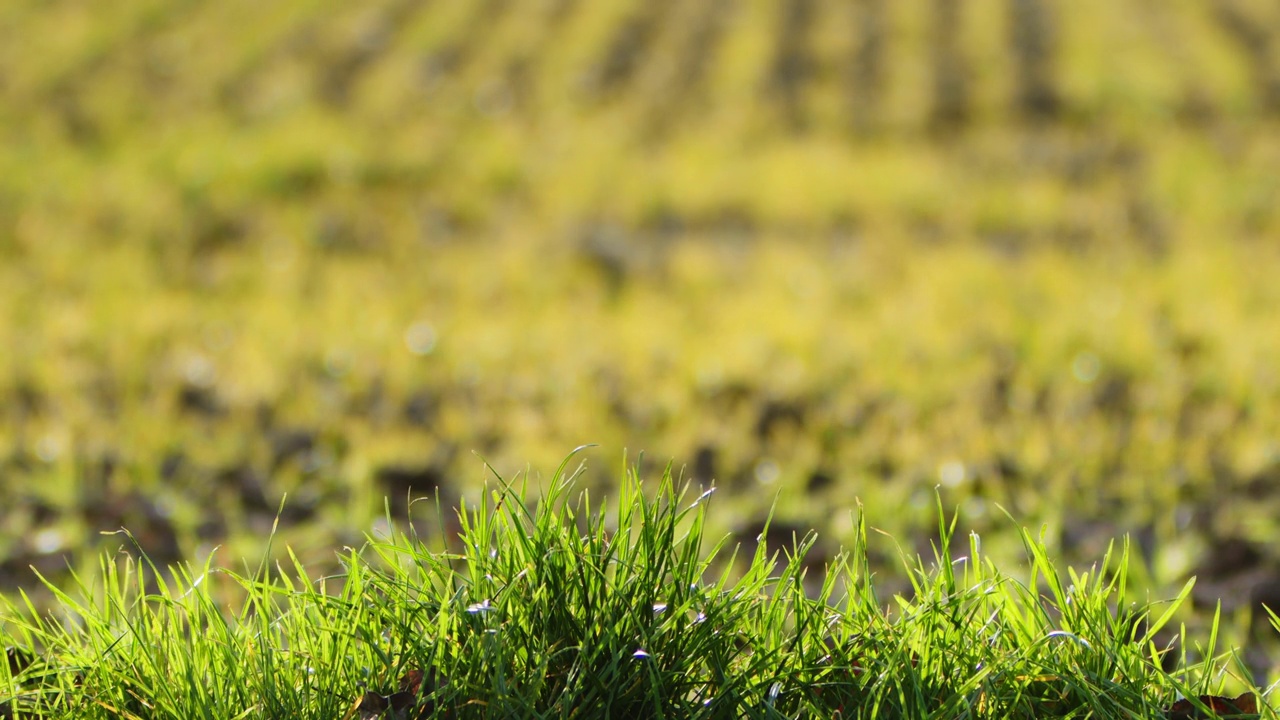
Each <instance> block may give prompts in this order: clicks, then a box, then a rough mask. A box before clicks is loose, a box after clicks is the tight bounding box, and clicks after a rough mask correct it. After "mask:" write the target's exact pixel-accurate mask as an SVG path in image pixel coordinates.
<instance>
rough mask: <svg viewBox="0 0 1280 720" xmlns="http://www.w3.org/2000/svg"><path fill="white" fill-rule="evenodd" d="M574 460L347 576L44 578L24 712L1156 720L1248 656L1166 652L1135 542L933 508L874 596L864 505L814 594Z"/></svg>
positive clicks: (131, 572)
mask: <svg viewBox="0 0 1280 720" xmlns="http://www.w3.org/2000/svg"><path fill="white" fill-rule="evenodd" d="M571 461H572V456H570V458H568V459H566V460H565V462H564V464H562V465H561V466H560V468H559V469H558V470H557V472H556V473H555V475H554V476H553V477H552V478H551V480H550V482H549V484H548V485H547V487H546V488H545V491H544V493H543V495H542V496H541V497H538V498H537V499H536V500H533V499H530V500H528V501H526V500H524V499H523V498H531V495H530V493H529V487H528V483H527V482H522V483H520V484H519V485H518V486H517V485H515V484H513V483H506V482H503V481H502V480H501V478H499V479H498V482H497V483H495V484H494V486H493V487H492V488H491V489H490V491H489V492H487V493H486V494H485V495H484V496H483V497H484V499H482V500H481V502H480V503H479V504H478V505H476V506H472V507H465V508H462V509H460V510H459V511H458V517H459V519H460V525H461V531H460V533H459V534H458V536H457V538H453V539H450V538H445V539H436V540H434V541H429V540H428V539H423V538H414V537H410V536H408V535H405V534H403V533H397V534H394V535H392V536H388V537H383V538H372V537H371V538H369V540H368V542H367V543H366V544H365V546H364V547H363V548H362V549H361V550H358V551H357V550H352V549H346V550H344V553H343V557H342V565H343V568H344V571H343V572H341V573H339V574H336V575H332V576H328V577H323V578H312V577H310V576H309V575H308V573H307V571H306V569H305V568H304V567H303V566H302V565H301V563H298V562H296V561H295V562H294V563H293V564H292V565H291V566H288V567H284V566H276V567H270V566H267V565H266V564H264V565H262V566H259V567H258V568H256V569H246V570H245V571H243V572H240V573H236V572H232V571H230V570H227V569H224V568H215V567H212V566H210V565H207V564H206V565H205V566H203V567H198V568H190V567H179V568H173V569H172V571H171V572H169V573H165V572H157V569H156V568H155V567H154V566H151V565H150V564H149V562H148V561H147V559H146V558H145V557H142V558H141V559H134V558H131V557H123V558H106V559H104V560H103V564H102V572H101V574H100V576H98V577H96V579H94V580H92V581H88V582H80V581H77V583H76V584H75V587H74V589H73V590H64V589H59V588H51V589H53V590H54V591H55V592H56V593H57V596H58V599H59V603H58V608H57V609H55V610H53V611H49V612H41V611H38V610H37V609H36V608H35V607H34V606H30V605H28V606H27V607H18V606H13V605H11V606H10V607H8V609H7V610H6V611H5V613H4V627H5V633H6V635H7V637H6V638H5V642H6V643H9V644H10V645H11V646H12V647H13V648H14V649H11V650H10V662H9V664H8V668H9V669H8V670H7V671H0V673H3V674H2V675H0V679H2V680H3V682H2V683H0V702H2V703H3V707H4V708H5V710H4V712H5V713H7V714H6V715H5V716H7V717H63V718H175V719H181V720H191V719H192V718H246V719H247V718H271V719H273V720H285V719H288V720H292V719H294V718H297V719H302V718H324V719H325V720H333V719H335V718H344V719H350V718H375V717H376V718H413V717H444V718H471V717H475V718H509V717H523V718H535V717H536V718H551V717H556V718H605V717H612V718H741V717H749V718H833V717H840V718H871V717H875V718H1044V717H1078V718H1083V717H1092V718H1155V717H1175V716H1176V715H1174V714H1173V712H1172V710H1171V708H1173V707H1174V703H1175V700H1176V699H1177V698H1179V697H1182V696H1187V697H1199V696H1202V695H1205V694H1206V693H1209V692H1210V691H1220V690H1221V686H1222V684H1223V682H1224V672H1225V671H1226V670H1227V669H1228V668H1229V667H1231V664H1230V662H1229V659H1230V657H1229V655H1217V654H1215V653H1216V650H1215V645H1216V637H1215V635H1216V625H1215V635H1211V636H1210V638H1209V640H1208V643H1207V644H1206V645H1205V646H1204V647H1196V648H1195V649H1194V650H1189V648H1190V647H1191V646H1192V644H1191V643H1189V642H1188V641H1187V639H1186V638H1185V637H1184V638H1182V641H1181V642H1180V643H1179V644H1178V648H1179V649H1178V650H1176V651H1173V652H1177V653H1178V657H1177V659H1176V662H1166V660H1168V658H1165V657H1162V653H1163V652H1165V651H1166V650H1167V648H1164V647H1160V646H1158V645H1157V642H1156V638H1157V637H1158V636H1160V631H1161V629H1162V626H1164V625H1165V624H1166V623H1168V622H1169V621H1170V620H1171V619H1172V618H1174V617H1175V614H1176V611H1177V610H1178V607H1179V605H1180V603H1181V602H1182V601H1183V600H1184V599H1185V598H1186V596H1187V594H1188V592H1189V590H1190V585H1188V586H1187V587H1186V588H1185V589H1184V590H1183V591H1182V593H1181V594H1179V595H1178V596H1177V597H1175V598H1173V599H1171V600H1168V601H1164V602H1145V601H1143V602H1136V601H1135V598H1134V596H1133V594H1132V593H1131V591H1130V589H1129V588H1128V585H1127V570H1126V568H1127V567H1128V565H1129V557H1128V549H1127V546H1122V547H1121V548H1120V549H1119V550H1117V551H1115V552H1111V551H1109V552H1108V553H1107V555H1106V556H1105V557H1103V558H1101V559H1100V562H1099V564H1098V565H1096V566H1095V567H1093V568H1091V569H1089V570H1088V571H1084V572H1076V571H1075V570H1068V571H1066V572H1065V573H1064V572H1063V571H1061V570H1060V569H1058V567H1057V566H1056V565H1055V563H1054V562H1053V560H1052V559H1051V558H1050V557H1049V555H1048V552H1047V551H1046V549H1045V545H1044V544H1043V542H1042V541H1040V540H1039V539H1037V538H1036V537H1035V536H1034V534H1032V533H1031V532H1029V531H1026V530H1022V531H1021V535H1022V538H1023V541H1024V543H1025V546H1026V556H1027V568H1026V574H1025V575H1024V576H1022V577H1021V578H1015V577H1013V576H1011V575H1008V574H1006V573H1004V572H1002V571H1001V570H1000V569H999V568H997V567H996V566H995V565H994V564H993V563H992V562H991V561H989V560H988V559H986V558H985V557H984V556H983V554H982V551H981V542H980V540H979V538H978V536H977V535H971V536H970V542H969V548H968V552H967V553H964V554H952V552H951V551H949V550H947V548H949V547H953V544H952V542H951V540H952V537H953V534H954V533H955V532H956V523H955V520H954V519H952V520H951V521H949V522H948V521H946V519H945V517H946V516H945V514H944V513H942V507H941V503H939V525H938V529H939V537H938V542H937V544H936V546H935V547H936V548H938V550H937V551H936V553H935V556H934V557H933V558H932V559H931V560H930V561H928V562H926V560H924V559H921V558H907V557H905V556H904V561H905V562H906V565H907V567H906V570H907V571H908V572H909V574H910V576H911V578H912V584H913V592H910V593H906V594H905V595H898V596H895V597H892V598H889V597H879V596H878V595H877V592H876V587H875V577H874V576H873V575H872V574H871V570H870V568H869V565H868V564H867V562H866V554H865V551H866V547H867V543H868V540H869V537H868V528H867V524H866V518H865V517H859V518H858V519H857V526H858V533H857V538H858V540H857V542H856V543H855V544H854V545H853V546H852V547H851V548H849V549H848V552H847V553H842V554H841V555H840V556H839V557H838V559H837V560H836V561H835V562H834V563H833V564H832V565H830V566H829V567H828V571H827V572H826V573H825V574H824V575H823V577H822V579H821V584H820V587H816V588H815V585H814V584H813V583H808V582H806V580H808V578H806V577H805V570H804V564H803V562H802V558H803V556H804V554H805V552H806V550H807V549H808V548H809V547H810V546H811V545H812V543H813V542H814V540H815V538H814V537H812V536H810V537H807V538H798V539H796V541H795V544H794V545H793V546H792V547H788V548H766V547H765V546H764V545H763V544H761V546H760V547H758V548H757V549H756V551H755V552H754V554H753V555H752V556H751V557H750V558H736V557H735V555H736V551H735V549H734V548H731V547H729V546H728V545H727V544H726V542H725V541H724V540H721V541H720V542H719V543H713V542H712V540H713V538H712V537H711V536H709V535H708V534H707V533H706V526H705V519H706V511H707V507H708V504H709V503H713V502H715V496H714V494H713V492H712V491H707V492H704V493H702V494H700V495H697V496H696V497H694V495H693V492H692V491H690V489H689V488H688V487H687V486H681V485H680V484H679V483H678V481H677V480H675V479H674V478H673V477H672V475H671V473H670V470H669V469H668V471H667V472H666V473H664V474H663V476H662V478H661V481H660V482H658V483H657V485H656V487H654V486H647V485H645V484H643V483H642V482H641V480H640V478H639V477H638V475H637V474H636V473H635V472H634V470H630V471H628V472H627V473H626V477H625V478H624V479H623V481H622V483H621V484H620V489H619V496H618V498H617V499H616V501H615V502H613V503H612V504H610V503H595V502H593V501H592V499H591V498H590V496H589V493H587V492H579V491H578V490H577V489H576V487H575V482H576V481H577V479H578V477H579V474H580V473H579V471H574V472H569V471H568V468H569V467H570V463H571ZM527 477H528V476H526V478H527ZM433 545H434V546H436V547H437V549H435V550H432V549H431V547H432V546H433ZM446 546H447V547H446ZM815 590H816V591H815ZM908 596H909V597H908ZM1162 665H1163V666H1167V667H1170V668H1171V669H1172V670H1171V672H1165V671H1164V670H1163V669H1162ZM1237 685H1238V683H1237ZM1236 689H1239V687H1236ZM1206 701H1208V700H1206ZM1193 704H1194V703H1193ZM1263 712H1264V714H1263V717H1274V713H1273V712H1272V711H1271V710H1270V709H1268V708H1263ZM1190 716H1191V715H1189V714H1188V715H1186V717H1190ZM1178 717H1181V716H1178Z"/></svg>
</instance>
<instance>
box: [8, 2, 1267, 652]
mask: <svg viewBox="0 0 1280 720" xmlns="http://www.w3.org/2000/svg"><path fill="white" fill-rule="evenodd" d="M1278 121H1280V6H1277V5H1276V4H1275V3H1274V2H1270V1H1269V0H1265V1H1264V0H1165V1H1163V2H1155V1H1154V0H1125V1H1123V2H1117V1H1116V0H1072V2H1070V3H1067V2H1065V1H1064V0H965V1H964V2H961V1H960V0H683V1H682V2H675V0H634V1H629V0H611V1H610V2H587V1H586V0H524V1H521V2H516V1H514V0H447V1H445V0H435V1H434V2H432V1H430V0H377V1H371V2H362V3H333V2H321V1H318V0H287V1H283V2H274V3H258V2H246V1H244V0H230V1H228V2H211V1H208V0H182V1H173V0H169V1H154V2H151V1H147V0H131V1H130V2H119V3H99V2H89V1H87V0H40V1H39V2H37V1H35V0H12V1H10V2H6V3H4V4H3V6H0V342H2V343H3V345H2V347H3V348H4V351H3V352H2V353H0V482H2V483H3V495H2V496H0V497H3V503H2V504H0V513H3V522H2V523H0V588H3V590H4V591H6V592H10V593H11V592H14V591H16V589H18V588H20V587H21V588H28V589H30V588H33V587H34V586H35V585H36V581H35V576H34V575H33V574H32V572H31V570H30V569H29V566H31V565H34V566H36V567H37V568H38V569H39V570H40V571H41V572H45V573H48V574H50V575H51V576H58V575H59V574H60V572H61V571H62V570H64V569H65V568H66V567H67V565H68V564H70V565H71V566H73V567H92V566H93V565H94V564H95V562H96V561H95V557H96V556H95V554H94V553H95V552H96V551H97V550H99V549H101V548H103V547H113V546H118V545H120V544H121V542H122V538H121V537H120V536H118V535H102V534H101V533H102V532H103V531H110V530H115V529H117V528H119V527H121V526H125V527H128V528H129V529H130V530H131V531H132V532H133V533H134V535H135V537H136V538H137V541H138V543H139V544H140V545H141V546H142V547H143V548H144V549H145V550H146V551H147V552H148V553H150V554H151V555H152V556H153V557H154V558H155V559H156V560H157V561H159V562H174V561H181V560H190V561H202V560H203V559H204V558H205V557H207V556H208V554H209V553H210V552H212V551H213V549H214V548H215V547H220V548H221V549H220V550H219V551H218V552H219V556H218V561H219V562H223V563H234V562H238V560H239V559H240V558H245V557H247V558H256V557H259V556H260V555H261V553H262V552H263V547H264V544H263V538H264V537H265V535H266V534H267V533H268V532H269V531H270V529H271V527H272V524H273V522H274V521H275V519H276V515H277V509H278V508H279V505H280V500H281V497H282V496H283V495H284V494H285V493H288V497H289V499H288V502H287V503H286V504H285V506H284V510H283V514H282V516H281V518H280V531H279V538H280V539H281V541H283V542H287V543H289V544H291V545H293V546H294V548H295V549H296V550H297V551H298V552H299V555H300V556H301V557H302V558H303V559H304V560H306V561H309V562H311V563H314V564H316V565H318V566H324V565H325V564H326V563H331V562H332V561H333V559H334V554H333V551H334V550H335V549H337V548H340V547H341V546H342V545H344V544H347V545H358V544H359V543H360V542H361V538H362V533H366V532H374V531H377V530H378V528H379V527H380V525H379V518H381V517H382V516H383V515H384V501H385V502H386V503H387V504H388V505H389V509H390V513H391V516H392V518H393V519H403V518H406V517H408V516H409V515H410V514H413V515H414V517H415V519H416V521H417V522H418V523H419V524H420V528H421V529H422V530H423V531H424V532H431V531H432V530H433V528H435V525H436V524H437V522H436V516H435V513H434V512H433V511H427V509H426V508H425V506H423V505H415V506H414V507H413V508H409V507H407V503H406V498H407V497H409V496H410V495H413V496H433V497H434V496H435V494H436V493H439V495H440V497H441V498H442V499H443V500H444V501H446V502H448V503H454V502H456V501H457V500H458V499H459V498H464V497H475V495H476V494H477V493H479V492H481V490H482V488H483V483H484V480H485V477H486V475H487V472H486V471H485V470H484V468H483V465H482V461H481V458H483V459H484V460H486V461H488V463H490V464H491V465H492V466H493V467H494V468H495V469H496V470H497V471H498V472H499V473H501V474H503V475H504V476H505V477H508V478H510V477H512V476H514V475H515V474H517V473H519V472H523V471H525V469H526V468H532V469H533V473H534V476H535V477H536V476H537V475H538V473H539V472H541V473H542V474H544V475H546V474H549V473H550V471H551V470H552V469H553V468H554V467H555V466H556V464H558V462H559V461H560V460H561V459H562V458H563V456H564V455H565V454H567V453H568V451H569V450H570V449H572V448H573V447H575V446H577V445H581V444H584V443H596V444H598V445H599V446H600V447H599V449H597V450H595V451H593V454H592V456H591V460H590V467H589V473H588V479H589V482H590V483H592V484H594V485H599V486H601V487H603V488H605V489H607V488H608V487H609V486H611V485H612V484H613V483H615V482H616V479H617V477H618V476H619V474H620V468H621V466H622V463H623V456H624V451H625V452H627V453H628V458H629V459H630V460H631V461H636V460H637V459H638V458H639V453H641V452H643V453H644V457H643V460H642V465H643V466H645V467H646V468H647V469H648V470H649V471H650V472H652V471H654V470H656V469H660V467H661V466H662V465H664V464H665V463H666V462H667V461H668V460H673V462H674V463H675V466H676V467H677V468H683V473H684V477H686V478H689V479H691V480H693V481H695V482H697V483H702V484H706V483H710V482H712V481H715V483H716V484H717V485H718V486H719V487H720V488H721V489H722V493H721V497H720V498H719V499H718V500H717V503H718V506H717V507H716V510H715V512H716V513H717V515H716V521H717V522H719V523H720V525H721V527H722V528H723V529H724V530H734V529H737V530H739V531H742V534H743V535H744V536H748V537H749V536H753V535H754V531H752V530H751V529H750V528H751V525H752V523H753V522H755V521H758V520H759V519H761V518H763V516H764V514H765V513H766V512H767V511H768V509H769V507H770V506H771V505H772V504H773V503H774V502H775V499H776V502H777V506H778V518H779V520H780V521H781V522H782V523H783V524H786V525H789V526H794V527H795V528H798V529H807V528H810V527H813V528H816V529H818V530H819V532H820V533H821V537H822V543H823V547H826V548H834V547H836V546H837V545H839V544H840V543H841V542H842V541H846V540H847V539H848V538H849V533H850V532H851V531H852V527H853V526H852V514H853V513H854V512H856V509H857V507H858V503H859V502H860V503H861V505H862V506H863V507H865V509H866V511H867V514H868V518H869V522H870V524H871V525H873V526H876V527H878V528H881V529H883V530H885V531H887V532H888V533H890V534H891V535H892V536H893V537H894V538H896V540H897V542H898V543H900V544H901V545H902V547H903V548H904V549H905V550H906V551H907V552H911V553H914V552H916V551H917V550H920V551H927V549H928V539H929V538H930V537H931V536H932V534H933V532H934V530H935V529H936V522H935V517H934V515H935V504H934V492H935V488H940V492H941V493H942V499H943V502H944V504H945V505H946V506H947V507H949V508H958V511H959V513H960V527H961V528H962V529H964V530H969V529H972V530H977V531H979V532H981V533H982V536H983V542H984V547H986V548H987V549H988V550H989V551H990V552H992V553H993V554H996V555H998V554H999V553H1000V552H1002V548H1003V549H1004V550H1003V551H1004V552H1006V553H1007V555H1008V557H1010V558H1017V557H1018V555H1017V549H1018V546H1017V545H1016V544H1017V538H1016V534H1015V533H1014V532H1012V530H1013V523H1012V521H1010V520H1009V519H1008V518H1007V517H1005V515H1004V514H1003V513H1002V512H1001V511H1000V509H999V508H998V507H997V505H999V506H1001V507H1004V508H1007V509H1008V510H1009V511H1010V512H1011V513H1012V514H1013V515H1014V516H1015V517H1016V518H1017V519H1018V521H1019V522H1021V523H1024V524H1027V525H1029V526H1032V527H1037V526H1040V525H1043V526H1044V527H1045V528H1046V530H1045V532H1046V537H1047V538H1048V539H1049V540H1050V542H1051V543H1053V544H1056V546H1057V547H1058V549H1059V551H1060V552H1061V554H1062V557H1063V558H1064V560H1066V561H1071V562H1079V563H1087V562H1091V561H1095V560H1096V559H1098V558H1099V557H1100V556H1101V554H1102V550H1103V549H1104V548H1105V543H1106V542H1107V541H1108V540H1109V539H1111V538H1113V537H1117V536H1118V535H1120V534H1121V533H1125V532H1130V533H1133V534H1134V538H1135V541H1140V542H1139V544H1140V550H1141V552H1140V553H1139V554H1140V555H1141V556H1142V557H1143V558H1144V559H1145V561H1146V563H1147V565H1148V567H1147V568H1146V570H1147V571H1146V572H1144V573H1143V577H1144V578H1145V580H1144V581H1145V582H1146V583H1148V584H1149V586H1150V587H1152V588H1154V589H1155V591H1156V593H1157V595H1156V596H1160V595H1159V593H1161V592H1166V591H1167V588H1170V587H1174V586H1177V585H1179V584H1180V583H1181V582H1182V581H1183V580H1185V578H1186V577H1187V576H1188V575H1190V574H1192V573H1198V574H1199V575H1200V578H1201V579H1200V585H1199V587H1198V590H1197V608H1198V609H1199V610H1201V611H1205V610H1208V611H1211V610H1212V608H1213V604H1214V603H1216V602H1217V601H1218V600H1219V599H1221V600H1222V602H1223V603H1224V606H1225V607H1226V609H1228V610H1230V611H1234V610H1237V609H1239V610H1242V611H1243V614H1237V615H1233V616H1232V617H1234V618H1235V620H1233V623H1234V624H1233V625H1231V626H1230V627H1229V628H1228V629H1229V631H1230V633H1231V634H1232V637H1233V638H1234V639H1235V640H1236V641H1238V642H1246V643H1249V644H1250V645H1251V647H1254V646H1256V647H1261V646H1262V643H1261V641H1260V638H1261V636H1263V635H1271V634H1274V632H1273V631H1271V630H1269V629H1267V628H1265V623H1263V622H1260V621H1259V616H1260V612H1259V611H1258V610H1257V608H1256V605H1257V603H1259V602H1264V601H1265V602H1267V603H1274V604H1280V552H1277V551H1276V550H1275V549H1274V547H1275V542H1274V540H1275V538H1276V537H1277V535H1276V533H1277V524H1276V520H1275V518H1276V516H1277V512H1278V511H1280V487H1278V486H1277V481H1280V432H1278V431H1280V402H1277V401H1278V400H1280V363H1278V362H1277V361H1278V360H1280V332H1278V331H1280V284H1278V283H1277V282H1276V273H1277V271H1278V270H1280V262H1278V261H1280V244H1277V243H1276V242H1275V241H1276V240H1277V239H1280V207H1278V204H1277V199H1278V194H1280V172H1277V168H1280V125H1278ZM435 529H438V528H435ZM961 536H962V537H963V533H961ZM283 542H282V543H281V544H283ZM882 550H883V557H884V558H886V566H885V573H886V578H889V577H891V576H892V573H893V570H892V567H893V566H894V565H893V563H892V562H889V559H891V558H892V557H893V556H894V553H895V552H896V551H895V550H894V548H893V545H892V543H890V542H887V541H886V543H885V546H884V548H882ZM1250 613H1252V619H1251V618H1250ZM1254 661H1255V664H1257V665H1259V667H1265V666H1266V665H1267V664H1268V662H1269V661H1268V660H1267V658H1266V657H1265V656H1257V657H1255V658H1254Z"/></svg>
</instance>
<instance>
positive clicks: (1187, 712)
mask: <svg viewBox="0 0 1280 720" xmlns="http://www.w3.org/2000/svg"><path fill="white" fill-rule="evenodd" d="M1198 699H1199V701H1200V704H1201V705H1203V706H1205V707H1207V708H1208V709H1209V710H1210V711H1212V713H1213V714H1212V715H1205V714H1204V713H1203V712H1202V711H1201V710H1200V709H1199V708H1198V707H1197V706H1196V704H1195V703H1193V702H1191V700H1189V699H1187V698H1183V699H1181V700H1179V701H1177V702H1175V703H1174V704H1173V705H1172V706H1171V707H1170V708H1169V709H1168V711H1166V712H1165V717H1166V718H1168V720H1196V718H1214V717H1217V718H1233V717H1250V716H1256V715H1257V714H1258V696H1257V695H1254V694H1253V693H1251V692H1247V693H1244V694H1243V695H1240V696H1239V697H1234V698H1229V697H1221V696H1218V695H1201V696H1200V697H1199V698H1198Z"/></svg>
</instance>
